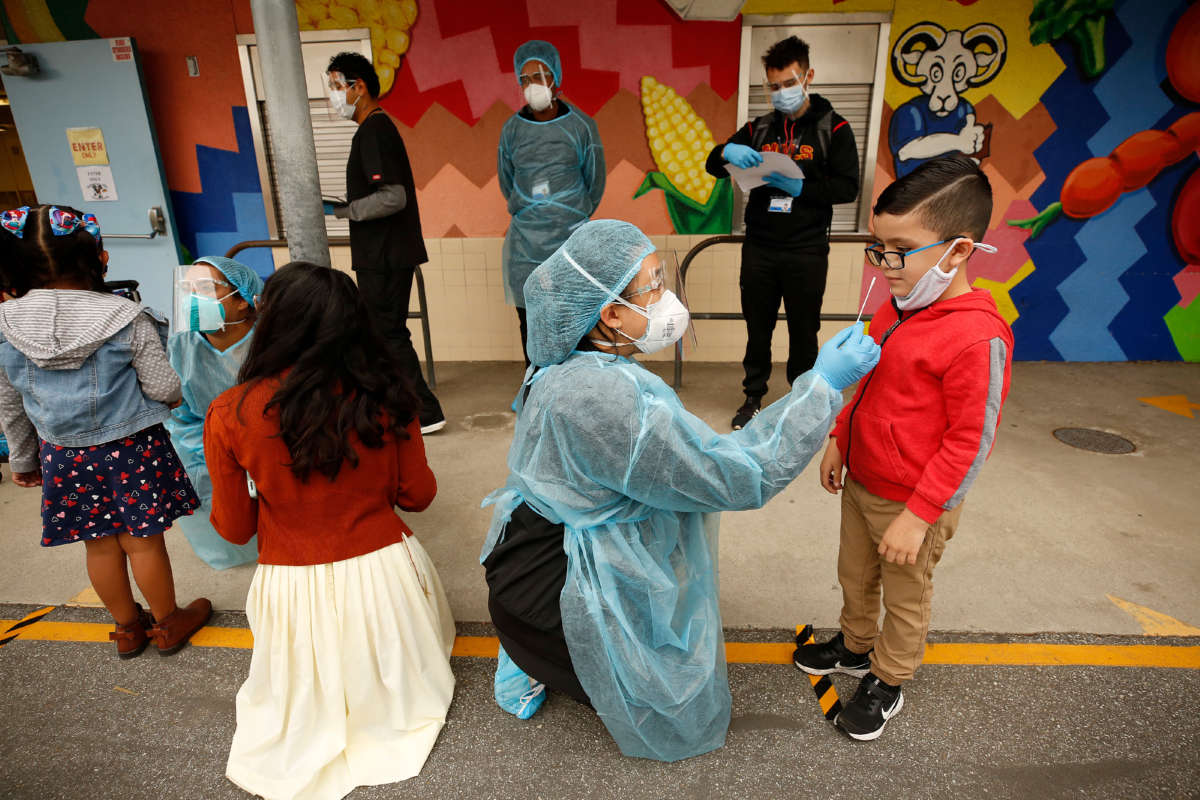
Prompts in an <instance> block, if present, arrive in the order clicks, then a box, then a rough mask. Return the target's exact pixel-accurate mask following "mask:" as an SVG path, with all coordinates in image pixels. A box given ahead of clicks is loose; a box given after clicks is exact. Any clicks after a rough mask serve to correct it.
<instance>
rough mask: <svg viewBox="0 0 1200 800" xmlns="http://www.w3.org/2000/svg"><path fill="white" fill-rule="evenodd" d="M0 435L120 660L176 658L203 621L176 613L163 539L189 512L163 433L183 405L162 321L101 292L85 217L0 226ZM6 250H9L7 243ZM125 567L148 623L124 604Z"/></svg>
mask: <svg viewBox="0 0 1200 800" xmlns="http://www.w3.org/2000/svg"><path fill="white" fill-rule="evenodd" d="M0 227H2V228H3V230H2V231H0V236H5V237H13V238H10V239H9V241H8V244H9V245H10V247H8V248H6V250H7V251H8V252H9V253H10V256H9V257H8V258H5V259H3V260H0V292H2V293H6V294H8V295H10V296H11V297H13V298H15V299H11V300H8V301H6V302H5V303H3V304H2V305H0V428H3V430H4V431H5V433H6V434H7V435H8V440H9V449H10V455H9V458H10V467H11V469H12V477H13V481H14V482H15V483H16V484H18V485H19V486H25V487H33V486H39V485H40V486H41V487H42V545H43V546H44V547H54V546H57V545H60V544H67V543H69V542H83V543H84V546H85V547H86V549H87V571H88V577H89V578H90V579H91V582H92V587H93V588H94V589H95V590H96V594H98V595H99V596H100V599H101V600H103V601H104V605H105V607H107V608H108V611H109V613H110V614H112V616H113V619H114V620H116V623H117V628H116V631H114V632H113V633H111V634H110V635H109V636H110V638H111V639H113V640H114V641H116V643H117V655H119V656H120V657H121V658H132V657H134V656H136V655H138V654H140V653H141V652H142V651H143V650H145V649H146V645H147V644H148V643H149V641H150V640H153V641H154V643H155V644H156V645H157V647H158V650H159V653H160V654H161V655H169V654H170V653H174V652H176V651H178V650H179V649H180V648H182V647H183V646H184V644H186V643H187V640H188V638H190V637H191V635H192V634H193V633H195V632H196V631H197V630H199V629H200V628H201V627H202V626H203V625H204V623H205V622H206V621H207V620H208V618H209V616H210V615H211V614H212V604H211V603H209V601H208V600H206V599H204V598H200V599H198V600H195V601H193V602H192V603H191V604H190V605H188V606H186V607H182V608H181V607H178V606H176V605H175V583H174V579H173V577H172V575H171V561H170V558H169V557H168V556H167V548H166V544H165V542H164V541H163V533H164V532H165V531H166V530H167V529H168V528H170V527H171V523H173V522H174V521H175V520H176V519H178V518H179V517H182V516H185V515H187V514H191V513H192V512H193V511H195V509H196V507H197V506H198V505H199V501H198V500H197V498H196V493H195V491H194V490H193V489H192V485H191V483H189V482H188V477H187V473H185V472H184V470H183V467H182V466H181V465H180V462H179V457H178V456H177V455H176V453H175V450H174V449H173V448H172V446H171V439H170V437H169V435H168V434H167V431H166V429H165V428H164V427H163V422H164V421H165V420H166V419H167V417H168V416H169V415H170V408H171V407H172V406H174V405H178V404H179V401H180V387H179V377H178V376H177V375H176V374H175V373H174V371H172V369H171V367H170V364H169V363H168V362H167V355H166V351H165V350H164V348H163V342H164V339H165V325H166V323H165V321H164V320H162V319H161V318H160V317H157V316H156V315H154V313H153V312H151V311H148V310H144V309H142V308H141V307H140V306H138V305H137V304H135V303H131V302H130V301H128V300H125V299H122V298H119V297H115V296H114V295H112V294H109V293H107V292H106V291H105V289H104V274H105V272H106V268H107V264H108V253H107V252H106V251H105V250H104V247H103V243H102V240H101V238H100V226H99V223H98V222H97V221H96V217H95V216H93V215H92V214H84V213H82V212H80V211H77V210H75V209H73V208H68V207H66V206H46V205H42V206H34V207H32V208H30V207H29V206H24V207H22V208H18V209H14V210H11V211H5V212H3V214H0ZM14 240H15V241H14ZM126 562H128V564H129V566H131V567H132V568H133V577H134V580H135V581H137V585H138V588H139V589H141V590H142V594H143V595H144V596H145V597H146V600H147V601H148V602H149V604H150V611H151V612H152V613H153V615H154V617H153V619H151V618H150V615H149V614H147V613H146V612H145V611H143V610H142V607H141V606H140V605H138V604H137V603H136V602H134V599H133V592H132V590H131V588H130V585H129V573H128V571H127V569H126Z"/></svg>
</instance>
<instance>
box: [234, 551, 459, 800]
mask: <svg viewBox="0 0 1200 800" xmlns="http://www.w3.org/2000/svg"><path fill="white" fill-rule="evenodd" d="M246 615H247V617H248V618H249V621H250V629H251V630H252V631H253V632H254V655H253V657H252V658H251V661H250V675H249V677H248V678H247V679H246V682H245V683H244V684H243V685H242V688H241V690H240V691H239V692H238V694H237V732H236V733H235V734H234V736H233V745H232V747H231V748H230V752H229V764H228V767H227V768H226V773H225V774H226V775H227V776H228V777H229V779H230V780H231V781H233V782H234V783H236V784H237V785H238V786H240V787H241V788H243V789H245V790H246V791H248V792H251V793H253V794H258V795H261V796H263V797H264V798H267V799H268V800H276V798H279V800H283V799H284V798H341V797H344V796H345V795H346V794H348V793H349V792H350V791H351V790H352V789H353V788H354V787H356V786H368V785H374V784H380V783H391V782H393V781H402V780H406V779H408V778H411V777H413V776H415V775H417V774H418V773H419V772H420V771H421V767H422V765H424V763H425V759H426V757H427V756H428V755H429V751H430V750H432V749H433V744H434V742H435V741H437V737H438V732H439V731H441V729H442V725H443V724H445V721H446V711H447V709H449V707H450V699H451V697H452V696H453V694H454V675H453V674H451V672H450V663H449V660H448V659H449V657H450V650H451V648H452V647H453V646H454V620H453V618H452V617H451V614H450V606H449V605H448V604H447V602H446V595H445V593H444V592H443V590H442V583H441V580H440V579H439V578H438V574H437V571H436V570H435V569H434V568H433V565H432V564H431V563H430V562H429V557H428V556H427V555H425V550H424V548H422V547H421V544H420V543H419V542H418V541H417V540H416V538H415V537H411V536H410V537H408V538H406V539H405V540H404V541H403V542H399V543H397V544H393V545H389V546H388V547H385V548H383V549H382V550H376V551H375V552H373V553H368V554H366V555H363V556H358V557H357V558H351V559H348V560H346V561H339V562H336V563H333V564H318V565H315V566H308V567H286V566H277V565H272V564H263V565H260V566H259V567H258V572H257V573H255V575H254V581H253V583H251V585H250V594H249V596H248V597H247V600H246Z"/></svg>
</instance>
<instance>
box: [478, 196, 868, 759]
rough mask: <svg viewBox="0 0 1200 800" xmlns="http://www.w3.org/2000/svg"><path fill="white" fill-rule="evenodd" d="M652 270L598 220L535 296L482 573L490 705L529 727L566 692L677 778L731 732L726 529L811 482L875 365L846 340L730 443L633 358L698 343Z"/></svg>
mask: <svg viewBox="0 0 1200 800" xmlns="http://www.w3.org/2000/svg"><path fill="white" fill-rule="evenodd" d="M658 270H659V256H658V253H657V252H655V248H654V245H653V244H651V242H650V240H649V239H647V238H646V236H645V235H644V234H642V232H641V231H639V230H638V229H637V228H636V227H634V226H633V225H630V224H629V223H627V222H619V221H616V220H594V221H591V222H588V223H586V224H584V225H583V226H581V227H580V228H579V229H578V230H576V231H575V232H574V233H573V234H571V236H570V238H568V239H567V241H566V242H565V243H563V245H562V247H560V248H559V249H558V250H557V251H555V252H554V253H553V254H552V255H551V256H550V258H548V259H547V260H546V261H545V262H544V263H543V264H542V265H541V266H539V267H538V268H537V269H536V270H534V272H533V274H532V275H530V277H529V280H528V281H526V283H525V287H524V288H525V296H526V298H527V299H528V301H529V306H528V308H529V357H530V360H531V361H532V362H533V365H532V366H531V367H530V369H529V370H528V372H527V377H526V381H525V386H524V387H523V388H522V391H521V393H520V395H519V396H518V402H517V422H516V427H515V430H514V433H513V444H512V448H511V449H510V450H509V454H508V466H509V470H510V473H509V478H508V482H507V483H506V485H505V487H504V488H502V489H500V490H499V491H497V492H494V493H493V494H492V495H491V496H490V497H489V498H488V499H487V501H485V504H491V505H494V506H495V513H494V516H493V520H492V526H491V529H490V531H489V533H488V537H487V541H486V543H485V544H484V547H483V552H482V554H481V561H482V563H483V565H484V568H485V571H486V579H487V582H488V589H489V597H488V606H489V610H490V612H491V616H492V621H493V623H494V624H495V626H496V629H497V631H498V634H499V638H500V643H501V645H502V648H501V651H500V659H499V663H498V666H497V671H496V680H495V685H494V693H495V698H496V701H497V703H498V704H499V705H500V706H501V707H502V708H504V709H505V710H506V711H509V712H510V713H512V714H514V715H516V716H518V717H520V718H522V719H524V718H528V717H529V716H530V715H532V714H533V713H534V712H535V711H536V710H537V708H538V706H540V705H541V704H542V703H543V702H544V701H545V697H546V689H550V690H556V691H561V692H563V693H565V694H567V695H569V696H571V697H574V698H575V699H576V700H579V701H581V702H584V703H589V704H591V706H592V707H594V708H595V709H596V711H597V712H598V713H599V715H600V718H601V719H602V720H603V722H604V725H605V726H606V727H607V729H608V731H609V732H610V733H611V734H612V736H613V738H614V739H615V740H616V742H617V744H618V745H619V746H620V748H621V752H623V753H624V754H626V755H630V756H638V757H642V758H653V759H658V760H662V761H676V760H679V759H682V758H688V757H691V756H695V755H699V754H700V753H704V752H707V751H709V750H713V749H715V748H717V747H720V746H721V745H722V744H723V743H724V741H725V732H726V729H727V728H728V725H729V713H730V695H729V684H728V680H727V678H726V673H725V655H724V641H723V637H722V628H721V615H720V611H719V608H718V586H717V528H718V516H717V515H716V514H715V513H713V512H719V511H727V510H729V511H732V510H739V509H749V508H759V507H760V506H762V505H763V504H765V503H766V502H767V501H769V500H770V499H771V498H772V497H774V496H775V495H776V494H778V493H779V492H780V491H782V490H783V489H784V487H786V486H787V485H788V484H789V483H790V482H791V481H792V480H793V479H794V478H795V477H796V476H797V475H799V474H800V472H801V470H803V469H804V467H805V465H806V464H807V463H808V461H809V459H810V458H811V457H812V456H813V455H814V454H815V453H816V452H817V451H818V449H819V448H820V447H821V445H822V444H823V442H824V440H825V438H826V435H827V434H828V431H829V427H830V425H831V424H832V422H833V418H834V415H835V414H836V412H837V410H838V408H840V407H841V403H842V393H841V390H842V389H843V388H844V387H846V386H849V385H850V384H852V383H854V382H855V381H856V380H858V379H859V378H861V377H862V376H863V375H865V374H866V373H867V372H869V371H870V369H871V367H872V366H873V365H874V363H875V360H876V358H877V357H878V347H877V346H876V344H875V342H874V341H872V340H871V339H870V337H867V336H865V335H864V334H863V332H862V326H861V325H856V326H854V327H851V328H847V329H846V330H845V331H843V332H842V333H840V334H838V335H837V336H835V337H834V339H833V340H831V341H830V342H829V343H828V344H826V345H825V347H824V348H823V349H822V351H821V355H820V357H819V358H818V359H817V364H816V366H815V368H814V369H813V370H811V371H809V372H808V373H806V374H805V375H803V376H800V377H799V378H798V379H797V381H796V382H795V384H794V385H793V387H792V390H791V392H790V393H789V394H787V395H786V396H784V397H783V398H781V399H780V400H778V401H777V402H775V403H773V404H772V405H770V406H769V407H768V408H765V409H763V412H762V413H761V414H760V415H759V416H758V417H757V418H755V420H754V421H753V422H752V423H750V424H749V425H747V426H746V427H745V428H744V429H743V430H740V431H735V432H733V433H729V434H724V435H720V434H717V433H716V432H715V431H713V430H712V429H711V428H710V427H709V426H708V425H706V424H705V423H704V422H703V421H702V420H700V419H698V418H697V417H695V416H693V415H692V414H689V413H688V412H687V410H686V409H684V407H683V405H682V403H680V401H679V397H678V396H677V395H676V394H675V392H673V391H672V390H671V388H670V387H669V386H667V384H666V383H664V382H663V381H662V380H661V379H660V378H658V377H657V376H656V375H654V373H652V372H650V371H649V370H647V369H645V368H643V367H641V366H640V365H639V364H638V363H637V362H636V361H634V360H632V359H631V356H633V355H634V354H636V353H638V352H643V353H649V352H653V351H655V350H659V349H662V348H664V347H668V346H670V345H671V344H672V343H674V342H675V341H677V340H678V339H679V337H681V336H682V335H684V332H685V331H686V329H687V325H688V312H687V308H686V307H685V306H683V304H682V303H681V302H680V301H679V299H678V298H676V297H675V295H674V294H673V293H672V292H671V291H670V290H669V289H667V288H666V286H664V285H663V282H662V280H661V279H660V278H659V277H658V275H657V273H658Z"/></svg>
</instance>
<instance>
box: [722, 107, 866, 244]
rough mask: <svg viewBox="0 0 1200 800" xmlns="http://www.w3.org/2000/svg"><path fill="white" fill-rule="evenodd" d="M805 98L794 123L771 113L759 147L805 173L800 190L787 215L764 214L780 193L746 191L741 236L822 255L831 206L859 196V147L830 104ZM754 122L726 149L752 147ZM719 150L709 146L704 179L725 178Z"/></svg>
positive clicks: (767, 189) (782, 194) (768, 188)
mask: <svg viewBox="0 0 1200 800" xmlns="http://www.w3.org/2000/svg"><path fill="white" fill-rule="evenodd" d="M809 99H810V103H809V109H808V111H806V112H805V113H804V115H803V116H802V117H800V118H799V119H791V118H789V117H787V116H785V115H784V114H783V113H782V112H780V111H775V112H774V113H773V114H771V115H770V117H769V128H768V130H767V131H766V135H765V138H762V139H761V141H762V144H761V146H760V147H759V148H758V149H759V150H761V151H774V152H781V153H786V154H788V155H790V156H791V157H792V158H793V159H794V160H795V161H796V163H797V164H798V165H799V166H800V169H801V170H803V171H804V189H803V190H802V191H801V192H800V195H799V196H798V197H796V198H795V199H794V200H793V201H792V208H791V211H790V212H787V213H776V212H771V211H768V207H769V206H770V203H771V198H772V197H785V196H786V193H785V192H783V191H781V190H779V189H775V188H773V187H771V186H760V187H758V188H756V189H753V190H751V192H750V196H749V198H747V201H746V236H747V237H748V238H749V239H751V240H752V241H754V242H756V243H758V244H763V245H768V246H772V247H781V248H787V249H790V250H796V251H800V252H820V253H824V252H827V251H828V249H829V236H828V231H829V223H830V220H831V219H832V218H833V206H834V204H835V203H849V202H853V200H854V199H855V198H856V197H858V188H859V174H858V148H857V147H856V146H855V144H854V132H853V131H852V130H850V125H849V123H847V122H846V120H844V119H842V117H841V116H840V115H839V114H838V113H837V112H835V111H833V106H832V105H830V103H829V101H828V100H826V99H825V98H824V97H822V96H821V95H819V94H813V95H810V96H809ZM826 114H830V120H829V123H830V137H829V152H828V153H824V152H822V147H821V145H820V143H819V134H818V131H817V127H818V123H819V122H820V120H821V118H822V117H823V116H825V115H826ZM759 119H760V120H761V119H762V118H761V117H760V118H759ZM757 121H758V120H754V121H751V122H747V123H746V124H745V125H743V126H742V128H741V129H740V130H739V131H738V132H737V133H735V134H734V135H733V136H731V137H729V140H728V141H727V142H726V144H729V143H734V144H742V145H746V146H748V147H751V146H753V144H754V142H755V139H756V137H755V130H754V125H755V122H757ZM760 136H761V133H760ZM724 149H725V145H724V144H721V145H717V146H716V147H714V148H713V151H712V152H711V153H709V154H708V162H707V163H706V165H705V167H706V169H707V170H708V172H709V174H710V175H714V176H716V177H718V178H724V177H728V175H729V173H728V172H726V171H725V164H726V161H725V159H724V158H723V157H722V156H721V152H722V151H723V150H724Z"/></svg>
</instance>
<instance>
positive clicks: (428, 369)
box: [225, 236, 437, 389]
mask: <svg viewBox="0 0 1200 800" xmlns="http://www.w3.org/2000/svg"><path fill="white" fill-rule="evenodd" d="M329 244H330V245H331V246H343V245H348V244H350V237H349V236H330V237H329ZM256 247H272V248H273V247H287V239H249V240H247V241H244V242H238V243H237V244H235V245H234V246H233V247H231V248H229V251H228V252H226V253H225V257H226V258H233V257H234V256H236V255H237V254H238V253H240V252H242V251H243V250H250V249H252V248H256ZM413 271H414V273H415V274H416V278H417V310H416V311H409V312H408V318H409V319H419V320H421V338H423V339H424V340H425V382H426V383H428V384H429V388H430V389H436V388H437V376H436V374H435V371H434V367H433V341H432V340H431V339H430V338H429V304H428V303H427V302H426V301H425V276H424V275H422V274H421V267H420V266H419V265H418V266H416V267H414V270H413Z"/></svg>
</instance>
